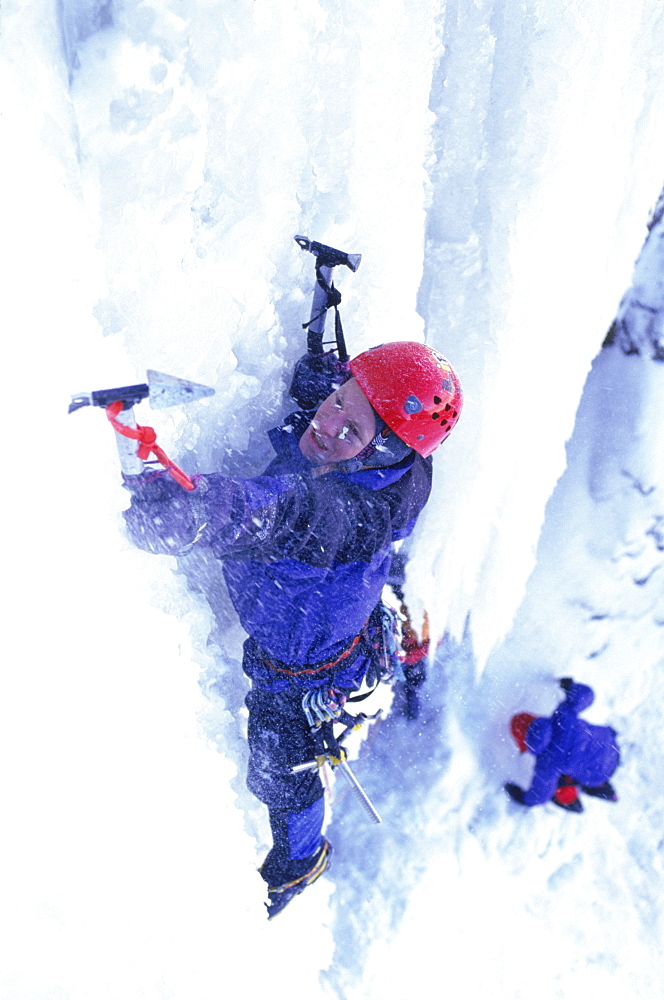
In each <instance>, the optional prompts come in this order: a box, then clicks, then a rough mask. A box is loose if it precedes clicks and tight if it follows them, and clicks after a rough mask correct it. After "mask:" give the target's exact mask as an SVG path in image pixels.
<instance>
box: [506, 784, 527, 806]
mask: <svg viewBox="0 0 664 1000" xmlns="http://www.w3.org/2000/svg"><path fill="white" fill-rule="evenodd" d="M505 791H506V792H507V794H508V795H509V797H510V798H511V799H514V801H515V802H518V803H519V805H525V803H524V801H523V788H519V786H518V785H512V784H509V783H508V784H507V785H505Z"/></svg>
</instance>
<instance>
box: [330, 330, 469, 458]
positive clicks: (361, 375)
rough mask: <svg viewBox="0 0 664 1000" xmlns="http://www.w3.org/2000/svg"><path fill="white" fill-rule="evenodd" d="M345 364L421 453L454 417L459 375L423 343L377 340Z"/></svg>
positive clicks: (438, 439) (425, 452)
mask: <svg viewBox="0 0 664 1000" xmlns="http://www.w3.org/2000/svg"><path fill="white" fill-rule="evenodd" d="M350 370H351V372H352V374H353V376H354V377H355V378H356V379H357V381H358V383H359V386H360V388H361V389H362V391H363V393H364V395H365V396H366V397H367V399H368V400H369V402H370V403H371V405H372V406H373V408H374V410H375V411H376V412H377V413H378V415H379V416H380V417H382V419H383V420H384V421H385V423H386V424H387V426H388V427H389V428H390V430H392V431H394V433H395V434H396V435H397V437H399V438H401V440H402V441H405V442H406V444H407V445H408V446H409V447H410V448H414V449H415V451H416V452H417V453H418V454H419V455H422V457H423V458H426V457H427V455H430V454H431V453H432V451H435V450H436V448H437V447H438V445H439V444H440V443H441V442H442V441H444V440H445V438H446V437H447V435H448V434H449V433H450V431H451V430H452V428H453V427H454V425H455V424H456V422H457V420H458V419H459V414H460V413H461V406H462V402H463V395H462V392H461V383H460V382H459V377H458V375H457V373H456V372H455V371H454V368H452V365H451V364H450V363H449V361H447V360H446V359H445V358H444V357H443V356H442V354H439V353H438V351H434V349H433V348H432V347H428V346H427V345H426V344H418V343H415V342H413V341H410V340H398V341H394V342H393V343H390V344H380V345H379V346H378V347H372V348H371V349H370V350H368V351H364V352H363V353H362V354H358V356H357V357H356V358H353V360H352V361H351V363H350Z"/></svg>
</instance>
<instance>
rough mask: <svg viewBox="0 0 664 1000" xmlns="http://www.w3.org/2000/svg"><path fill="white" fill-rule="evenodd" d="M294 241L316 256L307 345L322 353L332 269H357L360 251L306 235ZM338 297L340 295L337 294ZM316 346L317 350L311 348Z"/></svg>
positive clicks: (315, 351)
mask: <svg viewBox="0 0 664 1000" xmlns="http://www.w3.org/2000/svg"><path fill="white" fill-rule="evenodd" d="M295 242H296V243H297V245H298V246H299V247H301V249H302V250H308V251H309V253H312V254H313V255H314V257H315V258H316V276H317V278H318V279H319V280H318V281H317V282H316V288H315V289H314V297H313V301H312V303H311V319H310V320H309V322H308V323H307V329H308V331H309V336H308V345H309V350H310V351H311V352H312V353H319V354H320V353H322V346H321V344H322V339H323V332H324V330H325V317H326V315H327V309H328V307H329V305H330V302H329V294H330V289H331V288H332V270H333V268H335V267H338V266H339V265H345V266H346V267H349V268H350V269H351V271H353V272H354V271H357V269H358V267H359V266H360V261H361V260H362V254H361V253H346V251H345V250H335V248H334V247H328V246H326V245H325V244H324V243H317V242H316V241H315V240H310V239H308V238H307V237H306V236H296V237H295ZM339 298H340V296H339ZM314 346H315V347H318V348H319V350H312V348H314Z"/></svg>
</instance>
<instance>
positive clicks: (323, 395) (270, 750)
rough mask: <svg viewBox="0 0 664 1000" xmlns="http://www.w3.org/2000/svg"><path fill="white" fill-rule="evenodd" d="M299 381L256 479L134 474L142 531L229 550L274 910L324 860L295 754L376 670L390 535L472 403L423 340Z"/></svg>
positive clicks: (223, 556)
mask: <svg viewBox="0 0 664 1000" xmlns="http://www.w3.org/2000/svg"><path fill="white" fill-rule="evenodd" d="M324 249H325V248H324ZM328 249H329V248H328ZM319 264H320V261H319ZM317 273H319V272H318V269H317ZM329 304H330V303H328V307H329ZM331 304H335V303H334V301H333V300H331ZM291 395H292V396H293V398H294V399H295V400H296V402H297V403H298V405H299V406H300V407H301V409H299V410H298V411H297V412H295V413H292V414H291V415H290V416H289V417H287V419H286V420H285V421H284V423H283V424H282V426H280V427H277V428H276V429H273V430H272V431H270V432H269V437H270V441H271V443H272V446H273V448H274V451H275V453H276V454H275V457H274V458H273V460H272V461H271V463H270V464H269V465H268V467H267V468H266V469H265V471H264V473H263V474H262V475H260V476H257V477H256V478H250V479H240V478H234V477H227V476H223V475H221V474H217V473H208V474H203V475H198V476H196V477H194V481H195V484H196V487H195V489H194V490H192V491H186V490H184V489H182V488H181V487H180V486H178V484H177V483H175V482H174V481H173V480H172V479H170V478H169V477H168V475H164V474H163V473H153V472H145V473H143V474H142V475H140V476H136V477H125V483H126V486H127V488H128V489H129V490H130V492H131V494H132V498H131V507H130V508H129V510H127V511H126V512H125V514H124V516H125V519H126V524H127V528H128V532H129V535H130V537H131V538H132V539H133V541H134V542H135V543H136V544H137V545H138V546H139V547H141V548H143V549H146V550H148V551H150V552H155V553H168V554H172V555H178V554H182V553H185V552H187V551H189V550H191V549H192V547H196V548H201V547H205V548H206V549H207V550H208V551H209V552H210V553H211V554H212V556H213V557H215V558H217V559H220V560H222V561H223V572H224V576H225V580H226V583H227V585H228V590H229V594H230V597H231V600H232V602H233V605H234V607H235V609H236V611H237V613H238V616H239V618H240V621H241V623H242V625H243V627H244V629H245V631H246V632H247V633H248V638H247V639H246V641H245V644H244V657H243V669H244V671H245V673H246V674H247V675H248V677H249V678H250V680H251V690H250V692H249V694H248V695H247V699H246V704H247V707H248V710H249V719H248V740H249V750H250V756H249V765H248V775H247V785H248V787H249V789H250V791H251V792H252V793H253V794H254V795H256V796H257V798H258V799H260V800H261V801H262V802H263V803H265V804H266V805H267V807H268V811H269V819H270V827H271V831H272V840H273V846H272V848H271V850H270V851H269V853H268V855H267V857H266V859H265V861H264V863H263V865H262V867H261V869H260V871H261V875H262V877H263V879H264V880H265V881H266V882H267V886H268V900H269V902H268V916H269V917H272V916H274V915H275V914H276V913H278V912H279V911H280V910H281V909H283V907H284V906H285V905H286V903H288V902H289V900H290V899H291V898H292V897H293V896H294V895H296V894H297V893H299V892H301V891H302V890H303V889H304V888H306V887H307V886H308V885H310V884H311V883H312V882H313V881H314V880H315V879H316V878H317V877H318V876H319V875H321V874H322V872H323V871H324V870H325V868H326V867H327V864H328V859H329V856H330V844H329V842H328V841H327V840H326V839H325V838H324V837H323V835H322V826H323V819H324V801H323V786H322V783H321V779H320V776H319V773H318V769H316V768H314V769H313V770H307V771H304V772H302V773H296V774H294V773H293V771H292V768H293V766H295V765H298V764H302V763H305V762H309V761H312V759H315V758H316V756H317V755H318V754H319V753H320V748H321V742H320V740H321V733H322V732H323V731H324V730H325V727H327V731H328V732H329V731H331V729H332V726H331V723H332V722H333V721H334V720H335V719H336V718H338V717H339V715H340V713H342V711H343V710H344V705H345V703H346V700H347V698H348V696H349V695H352V693H353V692H356V691H357V690H358V689H359V688H360V686H361V685H362V683H363V681H367V682H372V681H375V680H376V678H377V677H378V676H379V674H380V670H381V666H380V664H381V660H380V656H379V655H378V653H377V650H378V649H379V648H380V647H381V645H382V621H383V619H382V605H381V593H382V590H383V586H384V584H385V582H386V580H387V577H388V573H389V570H390V564H391V558H392V552H393V544H394V543H395V541H396V540H398V539H402V538H404V537H406V536H407V535H409V534H410V532H411V531H412V529H413V526H414V524H415V521H416V519H417V517H418V515H419V514H420V512H421V510H422V508H423V507H424V505H425V504H426V502H427V499H428V497H429V492H430V489H431V473H432V463H431V458H430V456H431V454H432V452H433V451H434V450H435V449H436V448H437V447H438V445H439V444H441V442H442V441H443V440H445V438H446V437H447V436H448V434H449V433H450V431H451V430H452V428H453V427H454V425H455V423H456V421H457V419H458V417H459V413H460V410H461V405H462V395H461V388H460V384H459V380H458V377H457V375H456V373H455V371H454V369H453V368H452V367H451V365H450V364H449V362H448V361H446V360H445V358H444V357H442V356H441V355H440V354H438V352H437V351H435V350H433V349H431V348H430V347H427V346H425V345H423V344H420V343H414V342H393V343H386V344H382V345H380V346H378V347H375V348H372V349H371V350H367V351H364V352H363V353H361V354H359V355H358V356H357V357H355V358H354V359H353V360H350V361H347V360H346V361H345V362H344V361H343V358H342V360H340V359H339V357H338V355H337V353H336V352H334V351H328V352H326V353H323V354H316V355H312V354H307V355H305V357H304V358H303V359H301V361H300V362H299V363H298V365H297V366H296V371H295V375H294V379H293V384H292V385H291Z"/></svg>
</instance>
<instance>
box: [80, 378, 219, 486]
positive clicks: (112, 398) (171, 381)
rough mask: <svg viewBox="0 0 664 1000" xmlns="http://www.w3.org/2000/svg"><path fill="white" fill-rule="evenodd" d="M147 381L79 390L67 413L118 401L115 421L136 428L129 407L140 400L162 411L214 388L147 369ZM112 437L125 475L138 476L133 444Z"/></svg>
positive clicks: (139, 463)
mask: <svg viewBox="0 0 664 1000" xmlns="http://www.w3.org/2000/svg"><path fill="white" fill-rule="evenodd" d="M147 379H148V381H147V383H141V384H140V385H124V386H120V387H118V388H116V389H98V390H97V391H96V392H81V393H78V395H76V396H72V400H71V403H70V404H69V413H73V412H74V410H79V409H80V408H81V407H82V406H101V407H102V408H103V409H106V408H107V407H108V406H110V405H111V404H112V403H116V402H121V403H122V411H121V412H120V413H119V414H118V415H117V417H116V420H118V421H119V422H120V423H121V424H124V425H125V426H126V427H132V428H134V427H136V426H137V424H136V419H135V417H134V411H133V407H134V405H135V404H136V403H140V401H141V400H142V399H147V400H148V402H149V403H150V406H151V407H152V408H153V409H154V410H163V409H165V408H166V407H167V406H181V405H182V404H183V403H192V402H193V401H194V400H196V399H203V397H205V396H213V395H214V389H211V388H210V387H209V386H207V385H200V384H199V383H198V382H189V381H187V380H186V379H183V378H177V376H175V375H165V374H164V373H163V372H157V371H154V370H153V369H151V368H150V369H148V372H147ZM115 440H116V443H117V446H118V452H119V455H120V465H121V467H122V471H123V472H124V474H125V475H126V476H138V475H140V473H141V472H143V469H144V465H143V462H142V460H141V459H140V458H138V456H137V454H136V451H137V445H136V442H135V441H134V440H132V439H131V438H126V437H123V435H121V434H118V433H117V432H116V434H115Z"/></svg>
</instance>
